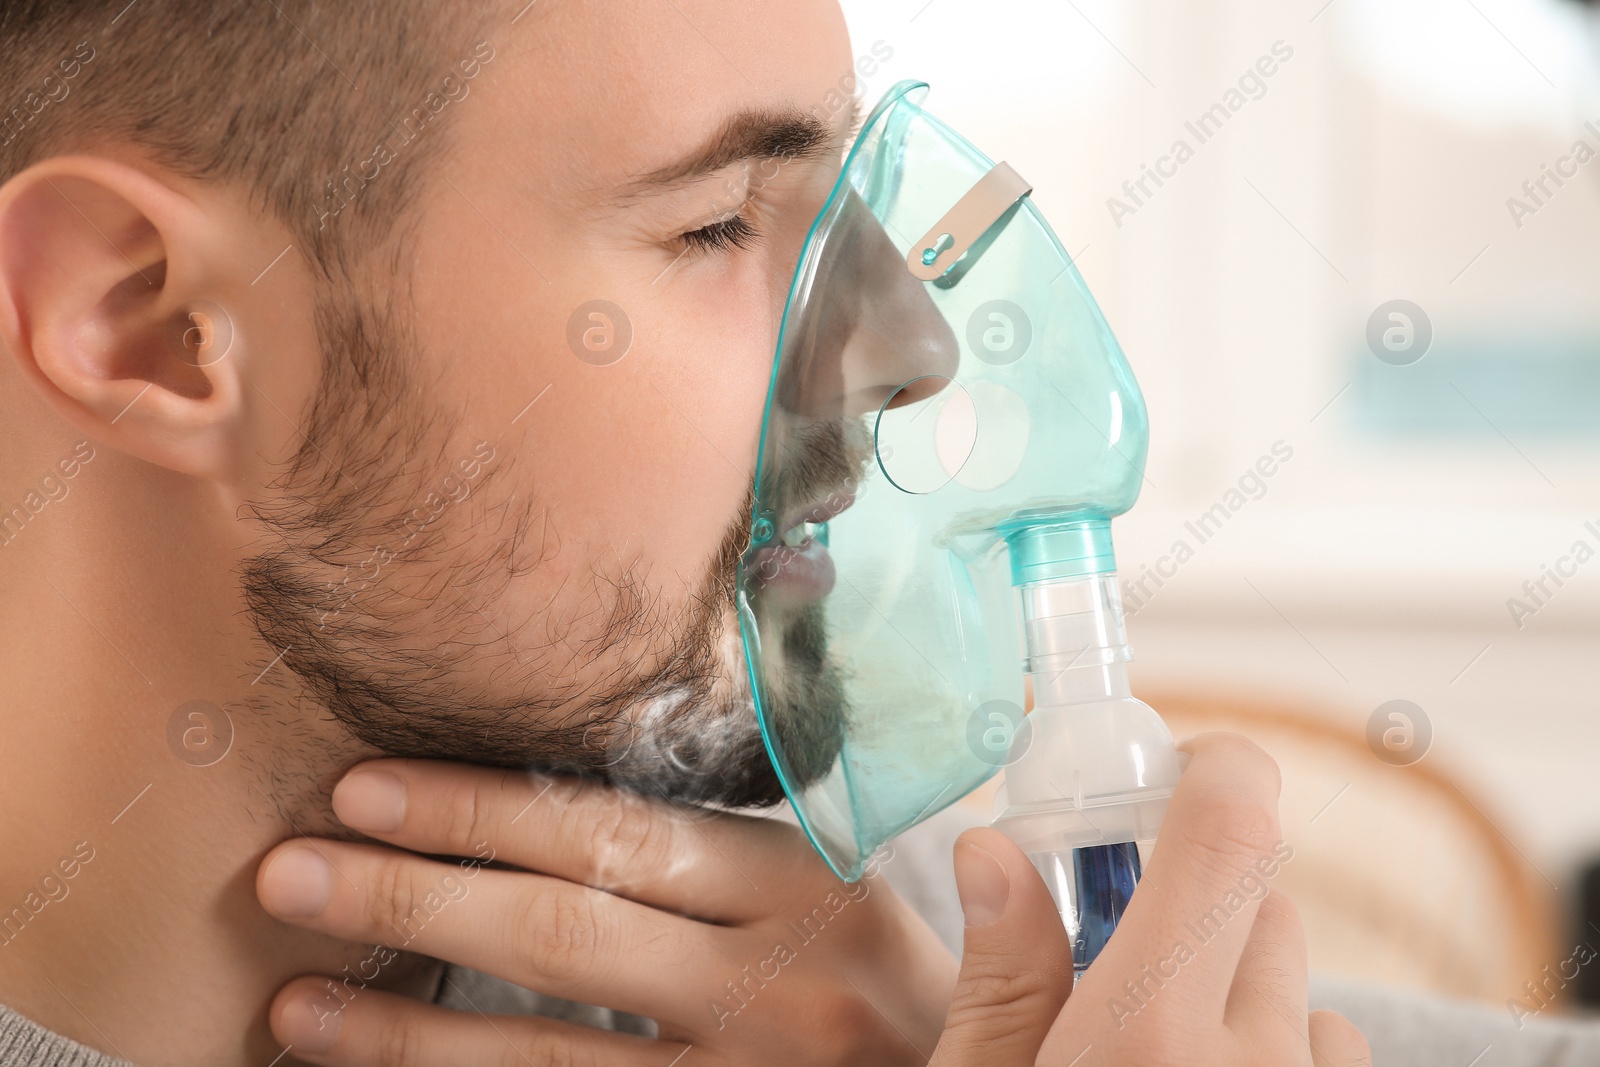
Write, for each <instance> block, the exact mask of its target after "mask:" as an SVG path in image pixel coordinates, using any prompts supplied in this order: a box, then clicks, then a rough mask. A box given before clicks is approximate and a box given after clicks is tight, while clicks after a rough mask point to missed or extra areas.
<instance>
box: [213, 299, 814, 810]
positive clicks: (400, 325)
mask: <svg viewBox="0 0 1600 1067" xmlns="http://www.w3.org/2000/svg"><path fill="white" fill-rule="evenodd" d="M317 322H318V330H319V336H320V337H321V339H322V344H323V350H324V352H325V354H326V356H325V358H326V367H325V370H324V374H323V382H322V388H321V390H320V393H319V397H318V400H317V402H316V404H315V406H314V408H313V410H312V412H311V416H310V421H309V424H308V426H307V427H306V430H305V443H304V445H303V446H302V447H301V449H300V450H299V453H298V454H297V456H296V457H295V459H294V460H293V461H292V462H291V464H290V465H289V468H288V470H287V471H286V472H285V474H284V476H283V478H282V479H281V481H280V483H279V486H278V488H280V489H281V490H283V501H284V502H283V503H282V504H279V505H274V506H271V507H269V506H265V505H258V506H255V507H254V508H253V509H252V510H253V512H254V516H255V517H256V518H257V519H258V520H259V521H261V522H262V523H263V524H264V525H265V526H266V528H267V529H268V530H269V531H270V532H271V533H272V534H273V536H274V544H273V547H271V548H270V549H269V550H268V551H265V552H263V553H261V554H260V555H257V556H256V557H254V558H253V559H251V560H250V561H248V563H247V564H246V565H245V566H244V568H243V575H242V584H243V589H244V594H245V599H246V604H247V606H248V610H249V611H250V614H251V617H252V621H253V623H254V625H255V628H256V630H257V631H258V633H259V634H260V635H261V637H262V639H263V640H265V641H266V642H267V643H268V644H269V645H270V646H271V649H272V651H271V652H270V653H269V655H272V654H276V653H278V652H280V651H281V653H282V654H281V663H282V664H283V665H284V666H286V667H287V668H288V669H289V670H290V671H291V672H292V674H293V675H294V677H295V679H296V681H297V683H298V686H299V687H300V688H301V689H302V690H303V692H304V695H306V696H309V697H310V698H311V701H313V702H314V703H315V704H318V705H320V706H322V707H324V708H326V709H327V711H328V712H329V714H331V715H332V716H333V718H334V719H335V720H336V721H337V722H338V723H339V724H340V725H341V726H342V727H343V728H344V729H345V730H346V731H347V732H348V733H349V734H350V735H351V736H352V737H353V738H354V739H356V740H357V741H359V742H360V743H361V744H363V745H365V746H367V747H368V748H369V749H371V750H374V751H375V752H377V753H381V754H383V755H389V756H398V757H412V758H424V759H444V760H456V761H461V762H466V763H475V764H483V765H489V766H499V767H512V768H520V769H527V770H534V771H544V772H549V773H557V774H572V775H580V776H584V777H589V778H594V779H598V780H600V781H604V782H609V783H612V784H615V785H617V786H619V787H622V788H626V789H629V790H632V791H635V792H639V793H643V794H646V795H653V796H659V797H664V798H668V799H671V800H676V801H683V802H686V803H692V804H708V805H717V806H724V807H730V808H743V807H765V806H770V805H773V804H777V803H779V802H781V801H782V800H783V799H784V793H783V789H782V786H781V783H780V781H779V779H778V776H777V774H776V772H775V771H774V769H773V766H772V764H771V761H770V760H769V759H768V758H767V755H766V751H765V746H764V745H763V742H762V739H761V734H760V730H759V727H758V724H757V721H756V716H755V713H754V710H753V706H752V702H751V697H750V692H749V685H748V680H747V675H746V673H745V669H744V664H743V657H742V655H740V654H738V648H737V644H736V642H737V641H738V636H737V634H736V633H731V632H729V630H730V628H731V627H732V626H733V625H734V624H733V620H734V619H735V618H736V616H735V614H734V610H733V609H734V600H735V584H736V576H737V570H738V563H739V557H740V554H741V553H742V552H743V550H744V548H745V547H746V545H748V543H749V528H750V514H751V508H750V507H749V506H747V507H745V508H743V509H742V510H741V513H740V515H739V516H738V518H737V519H736V520H735V521H734V522H733V523H732V524H731V525H730V528H729V530H728V533H727V535H726V536H725V538H724V540H723V543H722V545H721V548H720V551H719V552H718V554H717V557H716V559H715V561H714V563H713V565H712V567H711V569H710V572H709V573H708V574H707V575H706V578H705V580H704V581H703V582H702V583H701V586H700V588H699V589H698V591H697V594H696V595H695V596H694V597H693V598H692V600H691V603H690V604H689V605H688V606H687V608H686V609H685V611H684V612H683V613H682V614H681V616H680V618H679V620H677V621H676V625H674V626H671V627H667V626H664V625H663V623H664V621H665V620H664V619H663V614H664V611H665V609H664V608H663V607H662V605H660V603H659V602H658V599H657V597H656V596H655V594H654V593H653V592H652V591H651V590H650V589H648V588H647V587H646V586H645V585H644V583H643V581H642V580H641V579H640V578H639V576H638V574H637V570H636V568H632V567H629V568H625V569H624V570H623V571H622V573H620V574H606V575H601V574H599V573H598V572H596V575H595V577H596V582H595V587H596V589H597V590H604V591H606V596H607V599H608V601H609V602H607V603H601V604H599V605H597V612H596V614H598V615H600V617H601V618H603V619H604V622H603V623H602V624H601V625H600V626H599V628H598V631H597V632H594V633H588V634H584V635H582V637H581V639H580V640H578V641H577V649H575V650H574V651H575V652H581V658H582V659H583V660H584V662H585V663H586V664H590V665H593V664H599V663H605V664H614V665H615V666H612V667H609V668H608V669H607V671H606V673H605V674H604V675H603V676H602V677H603V678H604V681H603V682H600V683H596V682H594V681H582V680H580V679H578V678H577V677H575V676H573V675H572V674H570V673H568V674H565V675H563V674H558V673H552V668H551V667H550V665H549V664H548V663H543V662H539V661H540V660H541V658H543V653H545V652H547V651H549V650H550V649H551V648H553V644H551V643H549V642H545V643H542V644H539V643H535V642H531V641H525V640H520V639H519V636H520V635H521V634H522V632H523V629H524V626H514V627H510V628H509V632H507V631H505V630H501V629H499V628H498V627H497V626H496V625H495V624H494V623H493V622H492V620H491V618H490V615H489V613H488V611H486V610H484V609H487V608H493V607H494V606H495V605H497V604H498V603H500V598H501V596H502V595H503V594H504V593H505V591H506V589H507V587H508V586H509V585H510V583H511V581H512V580H513V578H514V577H515V576H517V575H519V574H524V573H527V572H528V571H530V570H532V569H534V568H535V567H537V566H538V563H539V560H540V559H542V558H543V556H544V548H545V545H544V542H545V540H546V538H547V537H548V536H549V534H550V531H549V529H548V520H549V512H548V511H546V512H545V513H544V520H543V521H542V522H541V520H540V518H539V517H538V514H537V510H538V509H537V507H536V503H535V501H534V500H533V499H532V497H531V495H530V494H528V493H527V492H525V491H524V492H520V493H515V494H511V493H506V494H503V496H502V499H503V501H504V502H503V504H501V506H500V507H499V508H498V509H496V508H495V506H494V505H492V504H491V505H489V506H488V507H485V508H483V509H481V514H485V515H487V514H492V513H495V512H496V510H497V511H498V514H499V516H500V517H499V519H498V528H496V527H495V525H494V523H493V522H492V521H487V520H485V521H484V522H483V523H482V525H483V526H485V527H487V528H485V529H480V528H479V525H480V524H479V523H478V522H474V523H473V524H471V527H470V529H468V531H467V533H466V534H465V535H463V532H462V526H463V525H464V524H463V523H461V522H459V521H448V520H451V519H459V518H460V517H459V516H455V515H446V516H445V517H444V518H443V519H441V520H440V521H438V522H436V523H432V524H430V525H427V526H425V527H424V528H422V529H420V530H418V529H416V528H415V527H414V526H413V527H412V528H409V530H408V531H407V532H406V533H404V534H403V535H402V534H401V531H402V530H406V529H407V528H406V515H407V512H406V510H405V509H406V508H407V507H408V506H409V505H411V504H413V503H414V502H415V501H417V500H419V499H422V498H423V497H424V496H425V495H426V494H428V493H429V491H430V489H431V488H433V487H435V486H437V484H438V483H439V479H440V474H439V471H440V470H448V469H449V468H448V467H447V466H446V464H447V463H448V462H449V459H450V458H451V457H450V456H449V454H448V449H449V448H450V447H451V446H450V445H449V444H448V442H450V441H451V440H453V439H456V437H457V435H456V434H455V433H454V431H455V430H456V429H457V426H456V423H455V421H453V420H451V419H449V418H447V417H446V413H445V412H443V411H440V410H434V409H430V408H428V407H426V406H425V402H424V401H423V400H421V399H420V398H422V397H425V396H427V395H429V392H428V390H427V389H426V388H424V387H420V384H419V383H414V382H413V380H412V378H413V376H414V374H415V368H418V367H421V366H423V361H422V359H421V353H420V352H419V350H418V346H417V344H416V342H415V340H414V338H413V337H412V335H411V333H410V331H409V329H408V327H407V322H406V319H405V317H404V316H403V315H401V314H399V313H397V312H396V311H395V309H394V308H393V306H392V305H385V306H382V307H376V308H374V307H371V306H369V305H367V304H366V303H364V302H363V301H362V300H361V298H360V297H359V295H358V294H357V292H356V291H355V287H354V285H352V284H349V283H340V282H333V283H328V284H327V285H326V288H325V296H324V298H323V299H322V300H321V301H320V302H319V307H318V314H317ZM506 451H508V452H509V451H513V450H511V449H507V450H506ZM417 457H432V458H433V459H434V461H435V462H434V464H433V466H432V467H430V468H425V469H423V470H420V471H419V470H417V469H416V468H415V465H414V464H415V460H416V458H417ZM511 469H512V468H511V465H510V461H509V460H507V461H506V462H504V463H502V464H500V465H499V466H496V467H494V468H492V469H490V470H488V471H487V473H486V475H485V476H484V477H483V479H482V480H481V481H480V482H479V484H477V485H476V486H475V487H473V488H472V490H471V495H472V496H481V498H483V499H495V496H494V490H495V489H496V488H497V487H498V486H499V484H500V483H501V482H504V481H507V480H508V479H509V472H510V471H511ZM519 498H520V500H521V501H522V502H521V504H520V506H518V505H514V504H513V501H514V500H517V499H519ZM463 506H464V505H463ZM536 539H537V540H538V541H539V544H537V545H535V544H532V543H531V542H532V541H534V540H536ZM397 541H403V542H404V548H403V549H402V550H400V551H398V552H396V553H395V554H394V556H393V558H392V560H391V562H390V564H389V566H391V567H392V568H393V569H392V570H388V569H387V568H379V573H378V574H377V576H376V577H375V578H374V579H373V581H372V582H371V583H370V589H364V590H363V592H362V594H361V596H360V597H359V598H356V599H352V600H350V601H349V602H348V603H343V604H340V605H338V609H337V610H336V611H334V612H333V613H332V614H331V617H330V612H329V589H330V587H333V586H334V585H335V582H336V580H338V579H339V578H340V576H341V575H348V574H349V573H350V571H351V569H353V568H365V567H370V566H371V563H370V561H371V559H372V554H373V551H374V547H375V546H382V545H385V544H390V545H392V544H394V543H396V542H397ZM341 568H343V569H341ZM402 583H403V585H404V588H402ZM419 586H420V588H421V589H423V590H425V591H427V592H428V594H429V595H427V596H426V597H419V596H415V595H411V594H410V593H409V592H408V591H407V590H414V589H417V588H418V587H419ZM538 621H539V622H540V623H542V624H543V627H544V632H545V633H546V634H548V633H550V632H558V631H559V630H560V629H561V628H562V627H563V626H567V627H570V626H571V625H572V622H571V621H570V620H562V619H556V620H551V619H540V620H538ZM552 627H553V628H554V630H552ZM430 634H433V635H439V634H443V635H448V636H445V637H439V636H434V637H432V638H430V637H429V636H428V635H430ZM566 636H571V634H570V631H569V633H568V634H564V635H563V636H562V643H563V644H566V647H567V648H568V649H573V645H572V644H570V643H567V642H566V641H565V637H566ZM793 639H794V641H795V642H796V651H795V653H794V654H797V655H799V656H800V657H801V658H802V659H807V658H809V660H810V662H811V663H812V664H813V665H814V667H815V671H814V672H813V674H814V677H813V678H812V679H811V680H809V681H807V682H806V683H805V684H802V685H799V686H797V687H795V688H794V689H793V690H786V691H785V692H783V693H774V694H772V696H773V706H772V709H771V710H772V712H773V717H774V719H775V721H776V722H778V723H779V724H780V730H781V732H784V733H786V734H792V735H793V737H794V741H793V743H792V745H791V746H789V749H790V751H792V752H794V753H796V754H798V755H800V757H801V758H800V759H799V761H798V765H797V766H796V767H794V768H793V772H794V773H795V775H796V778H797V780H802V781H806V780H810V779H811V778H814V777H817V776H819V775H820V774H822V773H823V772H825V771H826V769H827V768H828V767H829V766H831V765H832V762H833V759H834V757H835V756H836V755H837V752H838V750H839V746H840V744H841V738H842V732H843V727H842V723H843V705H842V700H841V698H840V697H839V687H838V686H837V685H836V684H834V685H830V684H829V682H828V677H829V672H828V669H827V667H826V664H825V659H826V657H825V655H824V653H823V649H824V648H825V645H826V638H825V634H824V625H823V622H822V619H821V615H820V610H819V611H818V613H817V615H816V617H815V618H813V619H809V620H806V621H805V622H804V623H803V624H797V628H795V629H794V638H793ZM430 642H431V643H430ZM525 653H526V654H530V655H532V656H533V657H534V660H535V662H533V663H529V662H527V661H526V660H525V656H524V654H525ZM652 653H654V655H652ZM646 660H653V661H655V662H656V663H657V664H658V665H657V666H654V667H653V668H650V669H647V670H642V671H639V670H633V669H632V668H633V665H635V664H638V663H640V662H643V661H646ZM489 679H493V680H495V681H497V682H498V683H500V692H499V693H498V694H497V693H493V692H490V691H489V689H488V688H487V680H489ZM507 679H510V680H511V683H512V684H511V686H510V691H511V692H512V693H513V694H514V695H513V696H511V697H509V698H508V697H507V696H505V695H504V693H505V692H506V689H507V685H506V680H507Z"/></svg>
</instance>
